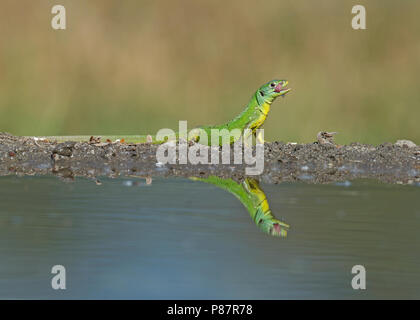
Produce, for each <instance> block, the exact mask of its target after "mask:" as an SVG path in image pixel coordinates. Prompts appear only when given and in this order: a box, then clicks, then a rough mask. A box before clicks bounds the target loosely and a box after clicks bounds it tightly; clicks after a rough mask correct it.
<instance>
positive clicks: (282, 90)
mask: <svg viewBox="0 0 420 320" xmlns="http://www.w3.org/2000/svg"><path fill="white" fill-rule="evenodd" d="M286 87H287V83H285V84H284V85H283V84H281V83H279V84H278V85H277V86H276V87H275V88H274V91H275V92H277V93H279V94H280V95H281V96H284V95H285V94H286V93H288V92H289V91H290V90H292V89H290V88H286Z"/></svg>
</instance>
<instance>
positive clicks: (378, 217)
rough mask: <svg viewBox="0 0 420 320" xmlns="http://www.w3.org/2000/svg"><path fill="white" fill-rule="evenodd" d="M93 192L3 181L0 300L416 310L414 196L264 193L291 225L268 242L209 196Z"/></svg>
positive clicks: (304, 187)
mask: <svg viewBox="0 0 420 320" xmlns="http://www.w3.org/2000/svg"><path fill="white" fill-rule="evenodd" d="M101 182H102V184H101V185H97V184H96V183H95V182H94V181H93V180H88V179H76V181H75V182H73V183H65V182H62V181H60V180H59V179H57V178H55V177H25V178H18V177H1V178H0V298H2V299H11V298H18V299H27V298H31V299H44V298H45V299H46V298H48V299H50V298H53V299H63V298H65V299H85V298H88V299H91V298H95V299H96V298H112V299H121V298H125V299H184V298H188V299H216V298H217V299H283V298H284V299H288V298H289V299H294V298H303V299H306V298H319V299H325V298H345V299H353V298H357V299H365V298H417V299H418V298H420V268H419V265H420V231H419V230H420V187H418V186H400V185H386V184H379V183H375V182H371V181H357V182H354V181H352V182H349V183H345V184H330V185H310V184H303V183H294V184H293V183H285V184H280V185H264V184H261V187H262V189H263V190H264V191H265V193H266V196H267V199H268V201H269V203H270V207H271V210H272V211H273V213H274V214H275V215H276V217H277V218H278V219H280V220H282V221H284V222H286V223H288V224H289V225H290V230H289V233H288V236H287V238H276V237H272V236H269V235H267V234H265V233H263V232H262V231H261V230H260V229H259V228H257V226H256V225H255V224H254V222H253V221H252V219H251V218H250V216H249V213H248V211H246V209H245V208H244V207H243V205H242V204H241V203H240V202H239V201H238V200H237V199H236V198H235V197H234V196H233V195H232V194H230V193H228V192H226V191H223V190H222V189H219V188H217V187H216V186H213V185H210V184H206V183H203V182H195V181H190V180H186V179H177V178H172V179H155V180H153V183H152V184H151V185H146V184H145V182H144V180H139V179H134V178H118V179H103V180H101ZM54 265H63V266H64V267H65V269H66V289H65V290H53V289H52V287H51V279H52V278H53V276H54V275H53V274H51V268H52V266H54ZM354 265H363V266H364V267H365V269H366V290H354V289H353V288H352V286H351V279H352V277H353V276H354V275H353V274H351V268H352V267H353V266H354Z"/></svg>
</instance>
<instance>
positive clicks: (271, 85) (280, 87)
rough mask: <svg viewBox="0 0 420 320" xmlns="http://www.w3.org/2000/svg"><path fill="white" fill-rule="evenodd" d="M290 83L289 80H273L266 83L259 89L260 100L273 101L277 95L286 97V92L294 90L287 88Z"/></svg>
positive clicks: (258, 96)
mask: <svg viewBox="0 0 420 320" xmlns="http://www.w3.org/2000/svg"><path fill="white" fill-rule="evenodd" d="M288 83H289V81H287V80H272V81H270V82H268V83H266V84H265V85H263V86H261V88H259V89H258V91H257V98H258V101H263V102H268V103H271V102H273V101H274V99H275V98H277V97H280V96H283V97H284V96H285V95H286V93H288V92H289V91H290V90H292V89H290V88H287V84H288Z"/></svg>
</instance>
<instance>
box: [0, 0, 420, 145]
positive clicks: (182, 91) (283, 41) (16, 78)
mask: <svg viewBox="0 0 420 320" xmlns="http://www.w3.org/2000/svg"><path fill="white" fill-rule="evenodd" d="M55 4H61V5H64V6H65V8H66V10H67V30H60V31H57V30H53V29H52V28H51V18H52V16H53V15H52V14H51V8H52V6H53V5H55ZM356 4H362V5H365V6H366V10H367V30H353V29H352V28H351V19H352V17H353V15H352V14H351V8H352V6H353V5H356ZM419 15H420V1H415V0H412V1H410V0H406V1H391V0H388V1H386V0H369V1H356V0H354V1H347V0H346V1H336V0H331V1H310V0H306V1H302V0H282V1H280V0H275V1H247V0H241V1H220V0H212V1H169V0H168V1H117V0H108V1H104V0H101V1H99V0H90V1H82V0H60V1H58V0H57V1H30V0H19V1H12V0H6V1H5V0H2V2H1V4H0V37H1V40H0V132H1V131H7V132H10V133H13V134H17V135H61V134H63V135H64V134H65V135H68V134H87V135H90V134H154V133H156V132H157V131H158V130H159V129H160V128H164V127H169V128H174V129H176V128H177V127H178V120H188V121H189V127H190V128H192V126H194V125H200V124H216V123H223V122H225V121H227V120H229V119H231V118H233V117H234V116H235V115H236V114H238V113H239V112H240V111H241V110H242V109H243V107H244V106H245V104H246V103H247V102H248V100H249V98H250V96H251V95H252V94H253V93H254V92H255V91H256V89H257V88H258V87H259V86H260V85H261V84H263V83H265V82H267V81H269V80H271V79H273V78H286V79H289V81H290V87H292V88H293V89H294V90H293V92H292V93H291V94H290V95H288V96H287V97H286V98H285V99H284V100H283V99H279V101H276V102H275V103H274V104H273V107H272V109H271V112H270V116H269V117H268V119H267V121H266V123H265V127H264V128H265V137H266V139H267V140H269V141H270V140H271V141H272V140H281V141H296V142H312V141H314V140H315V137H316V133H317V132H318V131H320V130H327V131H338V132H339V133H340V134H339V135H338V136H337V138H336V141H337V142H339V143H349V142H352V141H360V142H364V143H374V144H377V143H381V142H385V141H390V142H394V141H395V140H397V139H400V138H405V139H411V140H413V141H414V142H417V143H419V142H420V130H419V119H420V108H419V102H420V90H419V89H420V81H419V74H420V19H419Z"/></svg>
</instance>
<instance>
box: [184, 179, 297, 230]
mask: <svg viewBox="0 0 420 320" xmlns="http://www.w3.org/2000/svg"><path fill="white" fill-rule="evenodd" d="M190 179H192V180H195V181H203V182H207V183H211V184H214V185H216V186H218V187H219V188H222V189H224V190H226V191H229V192H230V193H232V194H233V195H235V197H236V198H238V199H239V201H241V202H242V204H243V205H244V206H245V208H246V209H247V210H248V212H249V214H250V215H251V218H252V219H253V220H254V222H255V224H256V225H257V226H258V227H259V228H260V229H261V230H262V231H264V232H265V233H268V234H270V235H272V236H276V237H286V236H287V231H288V229H289V228H290V226H289V225H288V224H286V223H284V222H282V221H280V220H278V219H276V218H275V217H274V216H273V214H272V213H271V210H270V207H269V205H268V201H267V198H266V196H265V193H264V191H263V190H262V189H261V188H260V186H259V184H258V181H257V180H255V179H252V178H246V179H245V180H243V182H242V183H240V184H239V183H237V182H235V181H234V180H232V179H222V178H219V177H216V176H210V177H208V178H196V177H191V178H190Z"/></svg>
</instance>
